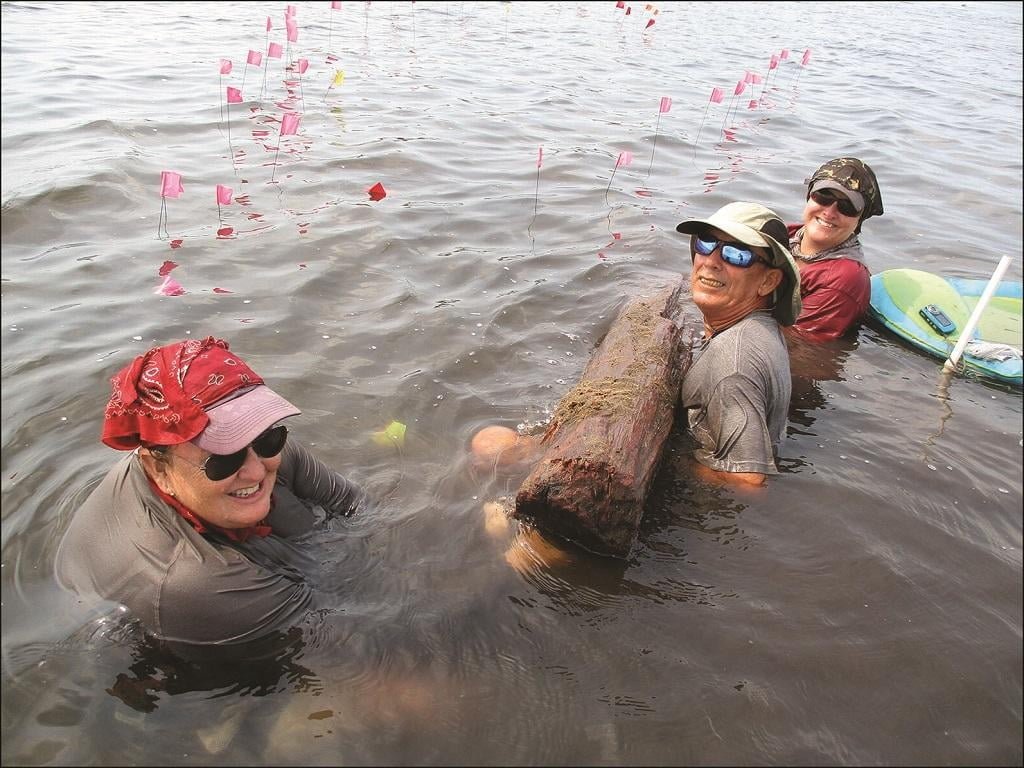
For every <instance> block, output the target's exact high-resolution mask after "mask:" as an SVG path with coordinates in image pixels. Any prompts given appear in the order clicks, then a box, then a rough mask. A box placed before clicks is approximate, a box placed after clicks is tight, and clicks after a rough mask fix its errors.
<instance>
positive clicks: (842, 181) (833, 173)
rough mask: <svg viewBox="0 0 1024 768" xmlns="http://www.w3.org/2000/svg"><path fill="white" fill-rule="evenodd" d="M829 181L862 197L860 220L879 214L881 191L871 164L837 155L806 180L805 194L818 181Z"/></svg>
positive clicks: (808, 193) (809, 191)
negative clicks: (862, 207)
mask: <svg viewBox="0 0 1024 768" xmlns="http://www.w3.org/2000/svg"><path fill="white" fill-rule="evenodd" d="M823 180H827V181H831V182H834V183H836V184H839V185H840V186H841V187H843V188H844V189H848V190H850V191H851V192H856V193H858V194H859V195H861V196H863V198H864V209H863V213H861V217H860V222H863V221H864V220H865V219H870V218H871V217H872V216H881V215H882V213H883V211H882V193H881V192H880V191H879V189H878V179H876V178H875V172H874V171H872V170H871V166H869V165H868V164H867V163H865V162H863V161H862V160H858V159H857V158H856V157H837V158H835V159H834V160H829V161H828V162H827V163H825V164H824V165H823V166H821V167H820V168H819V169H818V170H816V171H815V172H814V175H813V176H811V178H810V179H808V180H807V195H808V196H810V194H811V188H812V187H814V185H815V184H816V183H817V182H819V181H823ZM860 222H858V224H857V231H858V232H859V231H860Z"/></svg>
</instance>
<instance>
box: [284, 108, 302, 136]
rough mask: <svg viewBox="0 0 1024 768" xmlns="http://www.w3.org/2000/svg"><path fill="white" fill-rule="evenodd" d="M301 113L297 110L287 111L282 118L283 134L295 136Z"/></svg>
mask: <svg viewBox="0 0 1024 768" xmlns="http://www.w3.org/2000/svg"><path fill="white" fill-rule="evenodd" d="M300 117H301V115H299V114H297V113H295V112H285V114H284V116H283V117H282V118H281V135H282V136H294V135H295V132H296V131H297V130H298V129H299V118H300Z"/></svg>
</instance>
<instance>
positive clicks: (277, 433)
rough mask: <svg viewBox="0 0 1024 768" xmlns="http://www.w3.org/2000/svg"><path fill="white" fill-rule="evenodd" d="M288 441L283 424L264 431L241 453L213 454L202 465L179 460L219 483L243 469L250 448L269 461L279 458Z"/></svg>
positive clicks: (286, 428) (286, 431)
mask: <svg viewBox="0 0 1024 768" xmlns="http://www.w3.org/2000/svg"><path fill="white" fill-rule="evenodd" d="M287 440H288V427H286V426H284V425H283V424H282V425H280V426H277V427H270V428H269V429H265V430H263V431H262V432H260V434H259V435H258V436H257V437H256V439H255V440H253V441H252V442H251V443H250V444H249V445H247V446H245V448H243V449H242V450H240V451H235V452H234V453H228V454H220V453H211V454H210V455H209V456H207V457H206V460H205V461H203V463H202V464H196V463H195V462H191V461H189V460H188V459H182V458H181V457H180V456H178V457H177V458H179V459H181V460H182V461H184V462H185V463H186V464H191V465H192V466H194V467H199V469H201V470H203V472H205V473H206V476H207V477H208V478H210V480H213V481H214V482H217V481H219V480H226V479H227V478H229V477H231V476H232V475H233V474H235V473H236V472H237V471H238V470H240V469H241V468H242V465H243V464H245V459H246V457H247V456H248V455H249V448H252V449H253V451H255V453H256V455H257V456H259V457H260V458H261V459H269V458H272V457H274V456H277V454H279V453H280V452H281V451H283V450H284V444H285V442H286V441H287Z"/></svg>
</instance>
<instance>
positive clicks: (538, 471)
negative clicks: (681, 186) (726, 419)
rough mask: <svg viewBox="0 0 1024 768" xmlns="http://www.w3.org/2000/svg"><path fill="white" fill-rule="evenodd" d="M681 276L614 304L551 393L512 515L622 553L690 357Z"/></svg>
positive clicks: (590, 546)
mask: <svg viewBox="0 0 1024 768" xmlns="http://www.w3.org/2000/svg"><path fill="white" fill-rule="evenodd" d="M683 285H684V283H683V281H680V282H678V283H673V284H672V285H669V286H667V287H663V288H661V289H660V290H656V291H653V292H652V293H651V294H649V295H646V296H639V297H636V298H634V299H632V300H631V301H630V302H628V303H627V304H626V306H625V307H623V309H622V311H621V312H620V313H619V315H618V317H617V318H616V319H615V321H614V322H613V323H612V325H611V328H610V329H609V331H608V333H607V335H606V336H605V337H604V339H603V340H602V341H601V343H600V345H599V346H598V348H597V350H595V352H594V355H593V356H592V357H591V359H590V362H589V363H588V364H587V367H586V369H585V370H584V372H583V375H582V376H581V377H580V381H579V383H578V384H577V385H576V386H575V387H574V388H573V389H571V390H570V391H569V392H568V393H566V395H565V396H564V397H563V398H562V399H561V401H559V403H558V406H557V408H556V409H555V413H554V416H553V417H552V420H551V424H550V426H549V427H548V430H547V432H546V433H545V434H544V437H543V438H542V440H541V445H542V447H546V451H545V452H544V454H543V455H542V457H541V459H540V461H539V462H538V463H537V464H536V465H535V466H534V468H533V470H532V471H531V472H530V475H529V476H528V477H527V478H526V480H525V481H524V482H523V485H522V486H521V487H520V489H519V492H518V493H517V494H516V506H515V512H514V514H515V516H516V517H520V518H523V519H529V520H531V521H532V522H533V523H534V524H535V525H536V526H537V527H538V528H540V529H542V530H543V531H545V532H547V533H552V534H555V535H557V536H562V537H564V538H567V539H569V540H571V541H574V542H576V543H577V544H579V545H580V546H582V547H584V548H586V549H589V550H590V551H592V552H596V553H598V554H602V555H611V556H614V557H627V556H628V554H629V550H630V548H631V547H632V545H633V541H634V540H635V538H636V533H637V529H638V528H639V525H640V519H641V518H642V516H643V510H644V503H645V501H646V499H647V492H648V490H649V489H650V486H651V482H652V481H653V479H654V475H655V473H656V472H657V469H658V464H659V463H660V461H661V455H662V449H663V448H664V445H665V440H666V438H667V437H668V434H669V432H670V431H671V429H672V422H673V419H674V417H675V411H676V403H677V401H678V399H679V385H680V382H681V381H682V377H683V374H684V373H685V371H686V370H687V369H688V368H689V365H690V347H689V344H688V343H687V342H688V335H687V334H684V325H683V321H682V313H681V308H680V302H679V297H680V294H681V292H682V290H683Z"/></svg>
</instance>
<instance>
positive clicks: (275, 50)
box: [267, 43, 284, 59]
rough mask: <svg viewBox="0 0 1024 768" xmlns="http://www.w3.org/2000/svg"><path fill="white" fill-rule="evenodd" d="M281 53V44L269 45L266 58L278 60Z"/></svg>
mask: <svg viewBox="0 0 1024 768" xmlns="http://www.w3.org/2000/svg"><path fill="white" fill-rule="evenodd" d="M283 52H284V51H283V49H282V48H281V44H280V43H271V44H270V45H269V46H268V47H267V56H269V57H270V58H271V59H280V58H281V54H282V53H283Z"/></svg>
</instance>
